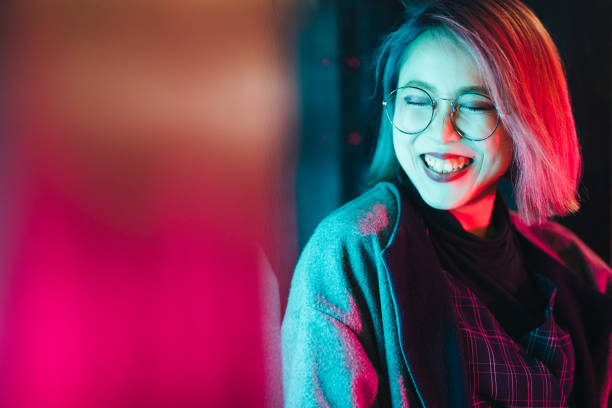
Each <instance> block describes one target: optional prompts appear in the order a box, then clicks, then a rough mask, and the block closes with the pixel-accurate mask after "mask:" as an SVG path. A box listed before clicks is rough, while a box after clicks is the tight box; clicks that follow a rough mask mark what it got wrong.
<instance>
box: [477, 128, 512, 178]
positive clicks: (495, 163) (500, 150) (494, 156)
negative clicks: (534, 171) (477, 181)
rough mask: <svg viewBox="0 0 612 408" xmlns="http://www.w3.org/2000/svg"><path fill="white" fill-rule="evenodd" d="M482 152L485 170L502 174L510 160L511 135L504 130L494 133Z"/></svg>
mask: <svg viewBox="0 0 612 408" xmlns="http://www.w3.org/2000/svg"><path fill="white" fill-rule="evenodd" d="M496 136H497V137H496V138H495V139H493V138H492V139H493V140H491V143H490V144H489V145H488V146H487V148H486V149H485V151H484V152H483V153H484V155H485V160H484V163H485V166H486V168H487V172H489V173H494V174H496V175H497V173H499V175H501V174H503V173H504V172H505V171H506V170H507V168H508V166H509V165H510V163H511V162H512V149H513V143H512V139H511V137H510V136H509V135H508V134H507V133H506V132H505V131H504V132H503V133H501V134H499V135H496Z"/></svg>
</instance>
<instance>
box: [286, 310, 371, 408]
mask: <svg viewBox="0 0 612 408" xmlns="http://www.w3.org/2000/svg"><path fill="white" fill-rule="evenodd" d="M282 336H283V371H284V387H285V394H284V395H285V406H286V407H370V406H372V405H373V403H374V402H375V399H376V393H377V385H378V377H377V373H376V370H375V369H374V366H373V365H372V363H371V362H370V360H369V359H368V357H367V355H366V352H365V350H364V348H363V346H362V344H361V343H360V341H359V339H358V337H357V336H356V334H355V333H354V332H353V331H352V330H351V329H350V328H349V327H348V326H346V325H345V324H344V323H342V322H341V321H340V320H338V319H336V318H335V317H333V316H330V315H328V314H326V313H324V312H321V311H319V310H316V309H313V308H311V307H309V306H304V307H302V308H301V309H300V310H299V312H298V313H297V314H296V315H295V316H293V315H292V316H287V319H286V320H285V323H284V327H283V334H282Z"/></svg>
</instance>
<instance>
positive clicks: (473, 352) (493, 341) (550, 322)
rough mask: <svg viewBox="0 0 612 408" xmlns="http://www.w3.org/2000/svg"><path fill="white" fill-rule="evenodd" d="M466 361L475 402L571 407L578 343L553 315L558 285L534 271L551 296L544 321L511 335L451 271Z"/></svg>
mask: <svg viewBox="0 0 612 408" xmlns="http://www.w3.org/2000/svg"><path fill="white" fill-rule="evenodd" d="M443 272H444V276H445V277H446V279H447V280H448V281H449V283H450V287H451V291H452V298H453V303H454V305H455V312H456V313H457V317H458V323H459V329H460V330H461V333H462V335H463V336H462V337H463V345H464V347H465V356H466V361H468V362H469V363H468V386H469V391H470V393H471V395H472V397H471V398H472V404H473V406H475V407H499V406H503V407H534V408H536V407H537V408H549V407H551V408H552V407H567V406H568V405H567V404H568V402H567V401H568V397H569V394H570V392H571V390H572V384H573V379H574V347H573V344H572V339H571V336H570V334H569V333H566V332H565V331H563V330H562V329H561V327H559V326H558V325H557V324H556V323H555V320H554V317H553V313H552V312H553V306H554V300H555V295H556V293H557V289H556V287H555V285H554V284H553V283H552V282H551V281H550V280H548V279H547V278H545V277H543V276H542V275H539V274H537V273H536V274H535V277H536V280H537V283H538V285H539V286H540V288H541V289H542V291H543V292H544V293H546V295H547V297H548V298H549V299H550V300H549V302H548V306H547V308H546V311H545V321H544V323H542V324H541V325H540V326H539V327H537V328H535V329H533V330H531V331H530V332H528V333H526V334H525V335H524V336H522V337H521V338H520V339H517V341H515V340H513V339H512V338H511V337H510V336H509V335H508V334H507V333H506V331H505V330H504V329H503V328H502V327H501V326H500V324H499V323H498V322H497V320H496V319H495V317H494V316H493V315H492V314H491V312H490V311H489V309H488V308H487V307H486V306H485V305H484V304H483V303H481V302H480V300H479V299H478V297H477V296H476V295H475V294H474V293H473V292H472V291H471V290H470V289H469V288H468V287H466V286H464V285H463V284H462V283H461V282H460V281H459V280H458V279H457V278H455V277H454V276H452V275H451V274H450V273H448V272H447V271H443Z"/></svg>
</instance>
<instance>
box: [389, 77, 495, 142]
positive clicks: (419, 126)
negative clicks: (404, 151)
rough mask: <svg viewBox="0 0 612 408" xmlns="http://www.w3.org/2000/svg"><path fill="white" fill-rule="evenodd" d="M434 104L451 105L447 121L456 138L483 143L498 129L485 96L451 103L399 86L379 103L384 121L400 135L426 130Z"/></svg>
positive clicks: (460, 98)
mask: <svg viewBox="0 0 612 408" xmlns="http://www.w3.org/2000/svg"><path fill="white" fill-rule="evenodd" d="M438 100H443V101H448V102H450V104H451V110H450V118H451V123H452V124H453V127H454V128H455V131H456V132H457V133H458V134H459V136H461V137H464V138H466V139H469V140H474V141H479V140H485V139H487V138H488V137H489V136H491V135H492V134H493V133H495V130H496V129H497V126H498V125H499V112H498V111H497V108H495V104H494V103H493V101H492V100H491V98H489V97H488V96H486V95H482V94H480V93H477V92H466V93H463V94H461V95H459V96H457V97H456V98H455V99H450V98H440V97H436V98H434V97H432V96H431V95H430V94H429V93H428V92H427V91H425V90H424V89H421V88H418V87H415V86H403V87H401V88H397V89H395V90H393V91H391V92H390V93H389V96H387V99H385V100H384V101H383V106H384V108H385V111H386V113H387V118H389V121H390V122H391V124H392V125H393V126H394V127H395V128H396V129H397V130H399V131H400V132H402V133H407V134H409V135H413V134H416V133H421V132H423V131H424V130H425V129H427V128H428V127H429V125H430V124H431V122H432V121H433V117H434V114H435V111H436V108H437V105H438Z"/></svg>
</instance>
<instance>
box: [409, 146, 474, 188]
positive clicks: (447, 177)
mask: <svg viewBox="0 0 612 408" xmlns="http://www.w3.org/2000/svg"><path fill="white" fill-rule="evenodd" d="M428 154H429V153H428ZM419 159H420V161H421V165H422V166H423V169H424V170H425V174H427V176H428V177H429V178H430V179H432V180H433V181H437V182H441V183H446V182H449V181H453V180H456V179H458V178H459V177H461V176H463V175H465V173H467V171H468V170H469V169H470V167H472V164H473V163H474V161H473V160H472V163H470V164H469V165H468V166H467V167H465V168H464V169H462V170H460V171H458V172H456V173H448V174H439V173H436V172H435V171H433V170H430V169H429V167H427V165H426V164H425V160H424V159H423V155H421V156H420V157H419Z"/></svg>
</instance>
